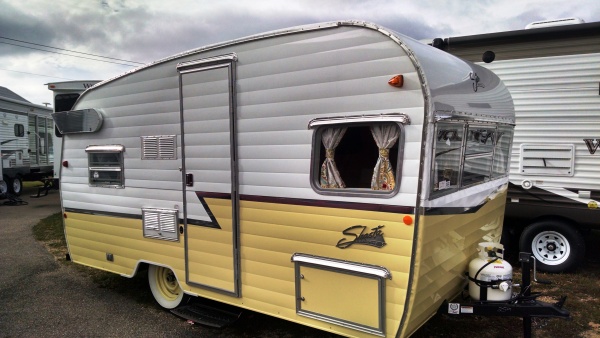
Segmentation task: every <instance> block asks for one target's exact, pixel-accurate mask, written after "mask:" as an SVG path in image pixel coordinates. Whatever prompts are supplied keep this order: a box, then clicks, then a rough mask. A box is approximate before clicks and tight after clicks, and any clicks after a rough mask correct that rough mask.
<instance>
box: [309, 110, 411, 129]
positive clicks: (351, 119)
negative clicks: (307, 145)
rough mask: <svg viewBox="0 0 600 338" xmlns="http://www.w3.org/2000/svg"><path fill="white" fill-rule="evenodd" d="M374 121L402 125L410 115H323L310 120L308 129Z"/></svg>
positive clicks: (407, 121) (408, 122)
mask: <svg viewBox="0 0 600 338" xmlns="http://www.w3.org/2000/svg"><path fill="white" fill-rule="evenodd" d="M374 122H395V123H399V124H402V125H409V124H410V117H409V116H408V115H406V114H404V113H388V114H372V115H349V116H339V117H323V118H316V119H313V120H311V121H310V122H309V123H308V129H312V128H315V127H317V126H323V125H332V124H336V125H337V124H346V123H374Z"/></svg>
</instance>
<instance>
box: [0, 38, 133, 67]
mask: <svg viewBox="0 0 600 338" xmlns="http://www.w3.org/2000/svg"><path fill="white" fill-rule="evenodd" d="M0 43H3V44H6V45H11V46H17V47H21V48H28V49H34V50H39V51H42V52H46V53H53V54H59V55H66V56H72V57H75V58H80V59H87V60H93V61H98V62H106V63H112V64H116V65H122V66H130V67H135V65H131V64H126V63H119V62H114V61H108V60H98V59H94V58H88V57H85V56H79V55H71V54H65V53H60V52H53V51H51V50H45V49H41V48H35V47H27V46H21V45H17V44H14V43H10V42H1V41H0Z"/></svg>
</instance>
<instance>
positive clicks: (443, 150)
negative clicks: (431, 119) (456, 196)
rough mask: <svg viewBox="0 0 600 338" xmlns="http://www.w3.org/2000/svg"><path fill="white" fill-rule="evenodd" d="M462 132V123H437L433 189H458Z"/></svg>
mask: <svg viewBox="0 0 600 338" xmlns="http://www.w3.org/2000/svg"><path fill="white" fill-rule="evenodd" d="M464 133H465V131H464V125H463V124H457V123H454V124H452V123H439V124H438V126H437V133H436V139H435V150H434V151H435V153H434V154H435V160H434V162H433V191H442V190H456V189H458V183H459V182H458V179H459V177H460V161H461V158H462V145H463V140H464Z"/></svg>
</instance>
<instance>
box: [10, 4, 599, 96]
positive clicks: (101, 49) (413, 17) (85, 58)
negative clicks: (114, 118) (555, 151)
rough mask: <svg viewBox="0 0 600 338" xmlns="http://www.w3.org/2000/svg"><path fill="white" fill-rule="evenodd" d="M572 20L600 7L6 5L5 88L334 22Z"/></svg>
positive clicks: (488, 27) (412, 27) (471, 28)
mask: <svg viewBox="0 0 600 338" xmlns="http://www.w3.org/2000/svg"><path fill="white" fill-rule="evenodd" d="M567 17H578V18H581V19H583V20H584V21H585V22H597V21H600V1H598V0H571V1H565V0H505V1H502V0H470V1H465V0H418V1H417V0H412V1H409V0H296V1H292V0H253V1H248V0H236V1H233V0H182V1H175V0H0V86H3V87H7V88H9V89H11V90H12V91H14V92H16V93H17V94H19V95H21V96H22V97H24V98H25V99H27V100H29V101H31V102H33V103H36V104H42V103H43V102H52V93H51V92H50V91H49V90H48V89H47V87H46V86H45V84H46V83H48V82H58V81H67V80H105V79H108V78H112V77H115V76H117V75H119V74H121V73H124V72H126V71H128V70H131V69H133V68H135V67H136V66H139V65H141V64H142V63H147V62H151V61H155V60H158V59H161V58H163V57H167V56H170V55H173V54H176V53H179V52H182V51H186V50H190V49H193V48H197V47H201V46H204V45H207V44H211V43H217V42H222V41H227V40H231V39H235V38H240V37H244V36H248V35H252V34H256V33H261V32H266V31H270V30H275V29H281V28H287V27H292V26H298V25H304V24H312V23H318V22H326V21H335V20H344V19H353V20H364V21H370V22H374V23H377V24H379V25H382V26H384V27H387V28H389V29H392V30H395V31H398V32H400V33H403V34H405V35H408V36H411V37H413V38H416V39H425V38H434V37H449V36H464V35H473V34H482V33H490V32H499V31H508V30H517V29H523V28H524V27H525V26H526V25H527V24H528V23H531V22H533V21H540V20H550V19H558V18H567ZM51 47H54V48H51ZM42 50H44V51H42ZM72 51H76V52H79V53H78V54H76V53H73V52H72ZM83 53H85V54H83ZM67 54H68V55H67ZM69 55H76V56H77V57H74V56H69ZM97 56H105V57H109V58H110V59H108V58H99V57H97ZM92 59H96V61H95V60H92ZM97 60H101V61H97Z"/></svg>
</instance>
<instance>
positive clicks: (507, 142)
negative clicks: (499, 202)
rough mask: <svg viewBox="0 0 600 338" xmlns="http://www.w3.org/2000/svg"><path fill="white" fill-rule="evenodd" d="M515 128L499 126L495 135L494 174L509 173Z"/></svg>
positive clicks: (495, 175) (496, 175) (494, 175)
mask: <svg viewBox="0 0 600 338" xmlns="http://www.w3.org/2000/svg"><path fill="white" fill-rule="evenodd" d="M512 136H513V130H512V128H510V127H508V126H499V127H498V132H497V134H496V137H495V144H496V146H495V150H494V166H493V167H492V176H493V177H499V176H504V175H507V174H508V170H509V168H510V149H511V147H512Z"/></svg>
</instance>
